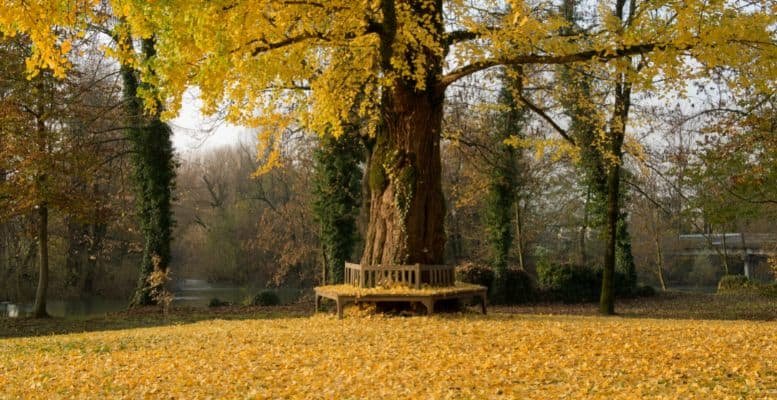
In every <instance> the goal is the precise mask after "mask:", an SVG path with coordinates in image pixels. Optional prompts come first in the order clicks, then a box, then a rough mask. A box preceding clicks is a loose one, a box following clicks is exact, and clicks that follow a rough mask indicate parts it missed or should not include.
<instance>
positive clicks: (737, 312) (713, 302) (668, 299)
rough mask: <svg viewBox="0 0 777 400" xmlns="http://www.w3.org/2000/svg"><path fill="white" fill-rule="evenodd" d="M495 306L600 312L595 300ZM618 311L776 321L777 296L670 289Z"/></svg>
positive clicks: (517, 310)
mask: <svg viewBox="0 0 777 400" xmlns="http://www.w3.org/2000/svg"><path fill="white" fill-rule="evenodd" d="M492 309H493V311H494V312H503V313H510V314H560V315H590V316H595V315H599V305H598V304H592V303H583V304H563V303H539V304H524V305H516V306H495V307H492ZM615 311H616V313H617V315H618V316H620V317H626V318H657V319H699V320H702V319H704V320H750V321H775V320H777V298H776V297H769V296H764V295H760V294H757V293H740V294H726V295H718V294H712V293H688V292H671V291H669V292H663V293H658V294H656V295H655V296H652V297H639V298H633V299H620V300H618V301H617V303H616V306H615Z"/></svg>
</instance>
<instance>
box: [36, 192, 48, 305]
mask: <svg viewBox="0 0 777 400" xmlns="http://www.w3.org/2000/svg"><path fill="white" fill-rule="evenodd" d="M38 268H39V271H38V289H37V290H36V291H35V305H34V306H33V311H32V313H33V316H34V317H35V318H45V317H48V316H49V315H48V313H47V312H46V292H47V291H48V287H49V208H48V206H47V205H46V203H41V204H39V205H38Z"/></svg>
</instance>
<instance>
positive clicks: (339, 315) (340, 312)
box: [335, 298, 343, 319]
mask: <svg viewBox="0 0 777 400" xmlns="http://www.w3.org/2000/svg"><path fill="white" fill-rule="evenodd" d="M335 302H336V303H337V318H338V319H343V302H342V301H340V299H339V298H338V299H337V300H335Z"/></svg>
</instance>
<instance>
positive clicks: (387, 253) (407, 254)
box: [361, 84, 445, 265]
mask: <svg viewBox="0 0 777 400" xmlns="http://www.w3.org/2000/svg"><path fill="white" fill-rule="evenodd" d="M385 99H386V100H387V104H386V103H384V110H385V112H386V115H385V116H384V117H385V119H384V126H383V129H381V131H380V132H378V138H377V142H376V144H375V150H374V151H373V154H372V159H371V160H370V167H369V174H370V176H369V183H370V192H371V199H370V222H369V226H368V229H367V237H366V240H365V248H364V253H363V255H362V260H361V262H362V264H365V265H375V264H413V263H421V264H442V263H443V258H444V254H443V250H444V247H445V231H444V227H443V222H444V218H445V203H444V198H443V194H442V184H441V162H440V131H441V127H442V115H443V96H442V93H438V92H437V91H436V90H425V91H417V90H414V89H413V88H412V87H408V86H407V85H406V84H398V85H397V86H396V87H394V88H393V90H392V93H391V95H390V96H386V98H385Z"/></svg>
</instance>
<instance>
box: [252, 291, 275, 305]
mask: <svg viewBox="0 0 777 400" xmlns="http://www.w3.org/2000/svg"><path fill="white" fill-rule="evenodd" d="M251 304H252V305H254V306H264V307H266V306H277V305H279V304H281V298H280V297H278V294H277V293H275V292H274V291H272V290H263V291H261V292H259V293H257V294H256V296H254V300H253V302H251Z"/></svg>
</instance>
